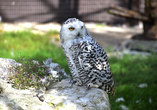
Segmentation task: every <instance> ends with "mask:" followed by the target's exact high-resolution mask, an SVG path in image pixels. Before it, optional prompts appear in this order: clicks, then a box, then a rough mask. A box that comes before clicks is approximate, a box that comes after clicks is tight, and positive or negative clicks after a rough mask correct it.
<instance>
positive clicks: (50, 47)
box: [0, 30, 68, 71]
mask: <svg viewBox="0 0 157 110" xmlns="http://www.w3.org/2000/svg"><path fill="white" fill-rule="evenodd" d="M56 34H57V32H56V31H50V32H47V33H46V34H44V35H40V34H34V33H32V32H31V31H29V30H27V31H17V32H3V33H0V57H1V58H12V59H15V60H17V57H18V56H24V57H25V58H27V59H28V58H29V59H34V60H38V61H43V60H45V59H47V58H52V61H53V62H57V63H59V64H60V65H61V66H62V67H63V68H65V71H68V66H67V63H66V59H65V56H64V53H63V51H62V48H61V47H57V46H55V45H54V44H52V43H51V36H53V35H56Z"/></svg>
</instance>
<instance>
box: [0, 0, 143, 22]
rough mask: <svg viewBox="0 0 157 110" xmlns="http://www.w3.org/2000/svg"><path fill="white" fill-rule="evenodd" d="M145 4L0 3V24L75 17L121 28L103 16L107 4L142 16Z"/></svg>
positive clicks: (76, 0)
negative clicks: (134, 11) (130, 10)
mask: <svg viewBox="0 0 157 110" xmlns="http://www.w3.org/2000/svg"><path fill="white" fill-rule="evenodd" d="M144 1H145V0H97V1H95V0H90V1H89V0H27V1H24V0H1V2H0V16H1V21H3V22H22V21H29V22H34V21H35V22H39V23H48V22H59V23H62V22H63V21H65V20H66V19H67V18H69V17H76V18H78V19H81V20H82V21H84V22H105V23H107V24H122V23H125V22H126V21H127V20H126V19H124V18H120V17H116V16H113V15H110V14H107V10H108V9H109V7H110V5H111V4H114V5H117V6H122V7H125V8H127V9H133V10H136V11H138V12H141V13H144V3H145V2H144Z"/></svg>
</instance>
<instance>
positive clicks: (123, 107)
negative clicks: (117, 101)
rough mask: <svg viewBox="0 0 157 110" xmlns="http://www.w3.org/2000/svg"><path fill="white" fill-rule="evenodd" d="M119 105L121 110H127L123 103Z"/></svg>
mask: <svg viewBox="0 0 157 110" xmlns="http://www.w3.org/2000/svg"><path fill="white" fill-rule="evenodd" d="M119 107H120V108H121V110H129V108H128V107H127V106H125V105H120V106H119Z"/></svg>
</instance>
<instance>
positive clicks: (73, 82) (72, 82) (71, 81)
mask: <svg viewBox="0 0 157 110" xmlns="http://www.w3.org/2000/svg"><path fill="white" fill-rule="evenodd" d="M69 82H70V83H71V86H70V87H71V88H72V87H73V84H75V83H76V81H74V80H73V79H71V80H70V81H69Z"/></svg>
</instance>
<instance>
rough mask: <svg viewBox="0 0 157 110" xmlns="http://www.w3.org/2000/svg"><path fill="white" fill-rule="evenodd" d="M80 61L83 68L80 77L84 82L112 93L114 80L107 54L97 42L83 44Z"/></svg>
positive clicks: (81, 45) (79, 54)
mask: <svg viewBox="0 0 157 110" xmlns="http://www.w3.org/2000/svg"><path fill="white" fill-rule="evenodd" d="M78 61H79V65H80V67H81V69H80V72H79V76H80V78H81V80H82V82H84V83H86V82H89V83H93V84H97V85H98V87H99V88H102V89H104V90H105V91H106V90H108V92H110V91H112V89H113V88H114V80H113V76H112V73H111V71H110V66H109V62H108V58H107V54H106V53H105V51H104V50H103V48H102V47H101V46H100V45H99V44H98V43H97V42H95V41H94V40H92V41H91V42H88V41H87V42H83V43H81V44H80V52H79V53H78ZM110 93H111V92H110Z"/></svg>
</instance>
